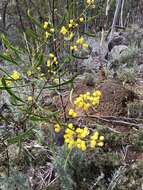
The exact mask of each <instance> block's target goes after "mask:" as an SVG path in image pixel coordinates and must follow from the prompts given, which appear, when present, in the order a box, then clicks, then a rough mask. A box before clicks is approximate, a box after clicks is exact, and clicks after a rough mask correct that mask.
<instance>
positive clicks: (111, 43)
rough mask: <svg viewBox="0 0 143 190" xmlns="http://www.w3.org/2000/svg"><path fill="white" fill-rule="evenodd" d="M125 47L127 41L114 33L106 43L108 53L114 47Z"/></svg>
mask: <svg viewBox="0 0 143 190" xmlns="http://www.w3.org/2000/svg"><path fill="white" fill-rule="evenodd" d="M120 45H125V46H128V41H127V39H126V38H125V37H124V36H123V35H121V34H120V33H115V34H114V36H113V38H112V39H111V40H110V41H109V43H108V51H109V52H110V51H111V50H112V49H113V48H114V46H120Z"/></svg>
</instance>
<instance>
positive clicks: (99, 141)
mask: <svg viewBox="0 0 143 190" xmlns="http://www.w3.org/2000/svg"><path fill="white" fill-rule="evenodd" d="M104 140H105V138H104V136H100V135H99V132H98V131H95V132H94V133H93V134H92V135H91V136H90V148H92V149H94V148H95V146H99V147H102V146H104Z"/></svg>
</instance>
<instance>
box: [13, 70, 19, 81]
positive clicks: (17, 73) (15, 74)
mask: <svg viewBox="0 0 143 190" xmlns="http://www.w3.org/2000/svg"><path fill="white" fill-rule="evenodd" d="M20 76H21V75H20V73H19V72H18V71H13V73H12V75H11V78H12V79H13V80H18V79H20Z"/></svg>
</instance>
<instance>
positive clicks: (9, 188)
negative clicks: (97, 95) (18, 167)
mask: <svg viewBox="0 0 143 190" xmlns="http://www.w3.org/2000/svg"><path fill="white" fill-rule="evenodd" d="M0 189H1V190H17V189H19V190H30V189H31V188H30V187H29V185H28V181H27V177H26V175H24V174H22V173H20V172H17V171H14V172H12V173H11V174H10V177H0Z"/></svg>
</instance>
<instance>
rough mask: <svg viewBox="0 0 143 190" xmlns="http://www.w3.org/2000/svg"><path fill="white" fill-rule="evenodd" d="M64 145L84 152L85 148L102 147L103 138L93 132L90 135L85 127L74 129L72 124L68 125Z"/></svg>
mask: <svg viewBox="0 0 143 190" xmlns="http://www.w3.org/2000/svg"><path fill="white" fill-rule="evenodd" d="M64 139H65V143H66V144H67V145H68V148H70V149H71V148H73V147H74V148H78V149H80V150H82V151H85V150H86V149H87V147H90V148H91V149H93V148H95V146H97V147H102V146H103V145H104V136H100V135H99V132H97V131H96V132H94V133H92V134H91V135H90V131H89V129H88V128H87V127H84V128H79V127H78V128H76V129H75V127H74V126H73V124H72V123H69V124H68V126H67V129H66V130H65V135H64Z"/></svg>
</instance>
